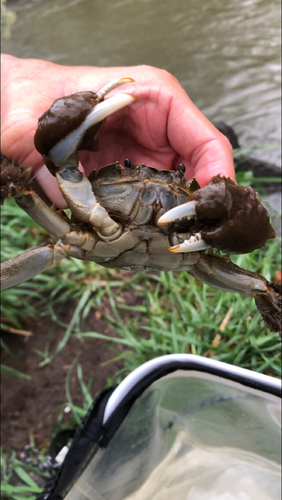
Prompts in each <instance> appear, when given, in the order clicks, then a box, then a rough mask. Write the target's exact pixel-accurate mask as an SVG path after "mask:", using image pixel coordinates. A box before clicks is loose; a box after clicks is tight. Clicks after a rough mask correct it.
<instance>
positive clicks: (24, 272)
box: [1, 242, 67, 290]
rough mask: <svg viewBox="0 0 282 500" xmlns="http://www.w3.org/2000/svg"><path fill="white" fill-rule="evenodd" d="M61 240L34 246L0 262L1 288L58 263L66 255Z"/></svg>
mask: <svg viewBox="0 0 282 500" xmlns="http://www.w3.org/2000/svg"><path fill="white" fill-rule="evenodd" d="M66 247H67V246H66V245H63V244H62V243H61V242H58V243H55V244H54V245H52V244H50V245H47V246H44V247H35V248H32V249H31V250H27V251H26V252H23V253H21V254H20V255H17V256H16V257H14V258H13V259H9V260H7V261H6V262H3V264H1V290H6V289H7V288H10V287H12V286H15V285H18V284H19V283H22V282H23V281H27V280H29V279H31V278H33V277H34V276H36V275H37V274H39V273H42V272H43V271H46V269H49V268H50V267H52V266H54V265H56V264H58V262H60V261H61V260H62V259H63V258H64V257H66V255H67V251H66Z"/></svg>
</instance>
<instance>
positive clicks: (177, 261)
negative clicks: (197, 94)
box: [1, 78, 281, 333]
mask: <svg viewBox="0 0 282 500" xmlns="http://www.w3.org/2000/svg"><path fill="white" fill-rule="evenodd" d="M131 81H133V80H132V79H130V78H121V79H117V80H114V81H112V82H110V83H109V84H107V85H105V86H104V87H103V88H102V89H100V90H99V91H98V92H97V93H94V92H90V91H89V92H78V93H76V94H73V95H70V96H66V97H62V98H60V99H57V100H56V101H55V102H54V104H53V105H52V106H51V108H50V109H49V110H48V111H46V112H45V113H44V114H43V115H42V117H41V118H40V119H39V123H38V128H37V130H36V133H35V139H34V142H35V147H36V148H37V150H38V151H39V152H40V153H41V154H42V157H43V160H44V163H45V164H46V166H47V167H48V168H49V170H50V172H51V173H52V174H53V175H54V176H55V177H56V179H57V181H58V184H59V187H60V190H61V192H62V194H63V197H64V199H65V200H66V203H67V205H68V207H69V209H70V210H71V214H72V215H71V218H68V217H67V215H66V214H65V213H64V212H62V210H57V209H56V208H55V207H54V206H52V204H51V202H50V201H49V200H48V199H47V198H46V196H45V195H44V194H43V195H42V192H41V190H40V188H39V187H38V186H37V185H36V183H35V181H34V179H33V177H32V173H31V170H26V169H23V168H21V167H20V166H16V165H14V163H13V162H12V161H11V160H9V159H7V158H5V157H3V158H2V160H3V161H2V174H1V175H2V191H1V193H2V198H9V197H14V198H15V199H16V202H17V203H18V205H19V206H20V207H21V208H22V209H23V210H25V211H26V212H27V213H28V214H29V215H30V216H31V217H32V218H33V219H34V220H35V221H36V222H37V223H38V224H39V225H41V226H42V227H43V228H44V229H45V230H46V231H47V232H48V233H49V235H50V236H51V237H52V240H53V243H50V244H48V245H44V246H39V247H35V248H33V249H30V250H27V251H26V252H24V253H22V254H20V255H18V256H16V257H15V258H13V259H10V260H8V261H6V262H4V263H3V264H2V266H1V289H2V290H4V289H6V288H9V287H12V286H15V285H17V284H19V283H21V282H23V281H26V280H28V279H30V278H32V277H33V276H35V275H36V274H38V273H41V272H43V271H45V270H46V269H48V268H50V267H51V266H54V265H55V264H56V263H58V262H59V261H61V260H62V259H63V258H64V257H67V256H72V257H76V258H78V259H83V260H91V261H95V262H97V263H98V264H100V265H102V266H105V267H110V268H122V269H128V270H139V269H155V270H173V271H178V270H182V271H187V272H188V273H189V274H191V275H192V276H194V277H195V278H197V279H200V280H202V281H203V282H205V283H208V284H209V285H212V286H214V287H216V288H219V289H221V290H223V291H229V292H235V293H239V294H242V295H245V296H247V297H254V299H255V301H256V304H257V307H258V309H259V311H260V313H261V315H262V317H263V319H264V320H265V322H266V323H267V325H268V327H269V328H270V330H271V331H275V332H276V331H277V332H280V333H281V323H280V319H281V292H280V287H279V285H278V284H277V283H274V282H272V283H269V282H268V281H267V280H266V279H265V278H264V277H263V276H261V275H259V274H255V273H252V272H249V271H247V270H244V269H241V268H240V267H238V266H236V265H235V264H234V263H232V262H231V260H230V258H229V254H233V253H247V252H251V251H253V250H254V249H256V248H259V247H262V246H263V245H264V244H265V242H266V241H267V240H268V239H271V238H274V237H275V232H274V230H273V228H272V226H271V224H270V221H269V215H268V212H267V210H266V209H265V208H264V207H263V205H262V204H261V203H260V202H259V200H258V199H257V197H256V193H255V191H254V190H253V189H252V188H251V187H243V186H239V185H237V184H236V183H234V182H233V181H232V180H231V179H229V178H224V177H221V176H216V177H213V178H212V179H211V181H210V182H209V183H208V184H207V185H206V186H205V187H202V188H201V187H200V186H199V184H198V183H197V181H196V180H195V179H190V180H187V179H185V166H184V165H183V164H180V165H179V166H178V167H177V169H176V170H175V171H169V170H157V169H156V168H153V167H150V166H146V165H143V164H141V165H135V164H133V162H132V161H130V160H129V159H126V160H125V161H124V165H121V164H120V163H119V162H114V163H112V164H110V165H106V166H104V167H102V168H101V169H99V171H96V170H93V172H92V173H91V174H90V176H89V177H88V178H87V177H86V175H85V174H84V173H82V172H81V171H80V170H79V169H78V151H81V150H88V151H94V150H97V149H98V147H99V142H98V141H99V132H100V129H101V125H102V123H103V121H104V120H105V118H106V117H107V116H108V115H110V114H112V113H113V112H116V111H118V110H119V109H121V108H122V107H124V106H128V105H130V104H131V103H132V102H133V101H134V97H133V96H131V95H130V94H118V95H114V96H113V97H110V98H108V99H106V100H104V97H105V96H106V94H108V93H109V92H110V91H111V90H112V89H114V88H115V87H117V86H119V85H122V84H124V83H128V82H131ZM220 251H222V252H224V253H225V255H221V254H220Z"/></svg>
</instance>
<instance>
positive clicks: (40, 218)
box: [15, 191, 96, 250]
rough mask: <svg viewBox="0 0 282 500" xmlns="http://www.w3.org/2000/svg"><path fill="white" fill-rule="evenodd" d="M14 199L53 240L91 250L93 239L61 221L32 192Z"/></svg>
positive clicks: (84, 232) (88, 234) (86, 233)
mask: <svg viewBox="0 0 282 500" xmlns="http://www.w3.org/2000/svg"><path fill="white" fill-rule="evenodd" d="M15 199H16V202H17V203H18V205H19V206H20V207H21V208H22V209H23V210H24V211H25V212H27V213H28V215H29V216H30V217H31V218H32V219H33V220H35V222H37V224H39V225H40V226H41V227H43V228H44V229H45V230H46V231H47V232H48V233H49V234H50V235H51V236H52V237H54V238H55V239H61V240H63V241H64V242H65V243H68V244H70V245H76V246H78V247H80V248H81V249H83V250H92V248H93V245H94V243H95V241H96V239H95V237H94V236H93V235H91V234H90V233H88V232H86V231H83V230H81V229H79V228H78V227H73V226H72V225H71V224H70V223H69V222H67V221H65V220H63V219H62V218H61V217H60V216H59V215H58V214H57V213H56V212H54V211H53V210H52V209H51V208H50V207H48V206H47V205H46V204H45V203H44V202H43V201H42V200H41V198H39V196H37V194H36V193H35V192H34V191H26V192H25V193H24V194H22V195H20V196H16V198H15Z"/></svg>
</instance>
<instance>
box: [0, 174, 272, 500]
mask: <svg viewBox="0 0 282 500" xmlns="http://www.w3.org/2000/svg"><path fill="white" fill-rule="evenodd" d="M244 174H245V173H244ZM242 181H243V182H244V181H245V183H249V182H248V177H246V175H245V177H242ZM240 182H241V180H240ZM1 234H2V259H3V260H5V259H7V258H10V257H13V256H14V255H16V254H18V253H20V252H22V251H24V250H25V249H27V248H30V247H31V246H35V245H37V244H39V243H41V242H42V241H47V240H46V234H45V232H44V231H43V230H42V229H40V228H38V226H37V224H36V223H35V222H33V221H32V220H31V219H30V218H29V217H28V216H27V215H26V214H25V213H24V212H23V211H22V210H20V209H19V208H18V206H17V205H16V204H15V203H14V201H12V200H8V201H7V202H5V204H4V206H3V208H2V226H1ZM232 260H233V261H234V262H235V263H237V264H238V265H240V266H241V267H243V268H245V269H248V270H250V271H254V272H258V273H261V274H263V275H264V276H265V277H266V278H267V279H268V280H270V279H273V278H274V277H275V274H276V272H277V271H278V270H281V258H280V240H279V239H276V240H272V241H269V242H268V243H267V244H266V248H265V249H261V250H257V251H255V252H253V253H252V254H248V255H241V256H237V257H234V258H232ZM47 297H48V299H47ZM128 297H130V299H128ZM68 302H70V303H71V304H75V307H74V310H73V315H72V318H71V321H70V322H69V324H64V323H63V322H62V321H61V320H60V319H59V317H58V314H57V311H58V309H59V308H60V307H61V306H62V304H65V303H68ZM105 304H106V307H105ZM93 308H95V309H96V310H98V311H100V313H101V314H102V315H103V317H104V318H105V319H106V320H107V322H108V323H109V325H110V326H111V328H112V329H113V330H114V331H115V332H116V337H114V338H113V337H111V336H107V335H102V334H100V333H99V332H95V331H86V328H85V326H84V325H85V323H86V320H87V316H88V314H89V313H91V311H92V310H93ZM105 311H106V312H105ZM38 315H39V316H41V317H45V316H47V315H50V316H51V317H52V319H53V321H54V322H55V323H57V324H59V325H60V326H63V327H64V329H65V333H64V335H63V337H62V339H61V340H60V341H59V342H58V344H57V346H56V348H55V349H54V350H53V351H51V350H50V345H49V342H48V339H47V341H46V346H45V348H44V351H43V352H37V354H38V363H39V364H40V366H44V365H45V364H47V363H51V362H52V360H53V359H54V358H55V357H56V356H58V355H59V354H60V352H61V351H62V350H63V349H64V347H65V345H66V344H67V342H68V340H69V338H70V337H71V336H75V337H77V338H79V339H83V338H85V337H88V338H89V337H90V338H93V345H94V344H95V340H96V339H97V338H100V339H101V338H102V339H104V340H105V342H107V343H110V344H111V346H112V348H113V360H115V359H117V358H122V359H123V361H124V368H123V370H121V371H120V372H119V373H117V374H116V380H118V381H119V380H121V379H122V378H124V376H125V375H126V374H128V373H129V372H130V371H132V370H134V369H135V368H136V367H137V366H139V365H140V364H142V363H144V362H145V361H147V360H149V359H152V358H154V357H156V356H161V355H163V354H169V353H176V352H178V353H187V352H188V353H192V354H199V355H202V356H211V357H213V358H215V359H218V360H221V361H225V362H227V363H230V364H234V365H237V366H241V367H245V368H248V369H251V370H255V371H258V372H264V373H267V374H269V375H272V376H276V377H279V376H280V373H281V356H280V348H281V343H280V339H279V336H278V335H277V334H272V333H270V332H269V331H268V330H267V328H266V326H265V325H264V324H263V322H262V320H261V317H260V315H259V313H258V312H257V310H256V306H255V303H254V300H253V299H249V298H246V297H242V296H240V295H237V294H231V293H224V292H221V291H219V290H216V289H214V288H212V287H209V286H207V285H204V284H202V283H200V282H198V281H196V280H194V279H193V278H192V277H191V276H189V275H188V273H186V272H179V273H172V272H167V273H166V272H160V273H158V272H148V271H144V272H139V273H136V274H133V273H127V272H125V271H117V270H109V269H106V268H103V267H101V266H98V265H97V264H95V263H91V262H82V261H79V260H75V259H72V258H70V259H66V260H64V261H62V262H61V263H60V264H59V265H58V266H56V267H55V268H54V269H51V270H49V271H48V272H46V273H43V274H41V275H39V276H37V277H35V278H34V279H33V280H31V281H29V282H27V283H24V284H21V285H19V286H17V287H15V288H13V289H11V290H6V291H4V292H2V313H1V316H2V328H3V329H4V330H6V331H12V330H11V329H15V330H17V329H18V330H21V329H22V328H24V325H25V322H26V320H27V319H29V321H32V320H36V318H38ZM222 325H224V326H222ZM118 344H122V345H123V350H122V352H120V349H116V350H115V347H116V346H117V345H118ZM1 346H2V361H4V364H3V368H2V370H3V371H4V373H6V374H10V375H12V376H23V377H24V376H26V374H24V373H20V372H17V371H16V370H14V371H13V370H11V369H9V366H6V365H5V358H6V356H7V355H8V354H11V353H9V349H8V347H7V345H6V344H5V343H4V342H3V341H2V344H1ZM12 354H13V353H12ZM75 364H76V360H73V363H72V366H71V368H70V370H69V372H68V375H67V379H66V405H68V406H69V407H70V408H71V410H72V415H73V423H74V425H76V424H77V422H80V421H81V418H82V417H83V415H84V414H85V411H86V409H87V407H88V406H89V404H90V401H91V396H90V386H89V385H88V386H86V385H85V384H84V382H83V373H82V367H81V366H79V365H78V366H77V376H78V378H79V381H80V385H81V390H82V393H83V395H84V405H83V407H82V408H80V407H76V406H75V405H74V404H73V402H72V399H71V393H70V390H69V384H68V382H69V379H70V376H71V373H72V370H73V369H74V366H75ZM101 389H102V387H101ZM62 411H63V410H62ZM60 421H62V412H61V413H59V417H58V424H57V427H58V428H59V427H60ZM33 473H34V471H32V468H31V466H28V465H25V464H22V463H21V462H20V461H19V460H18V459H17V458H16V456H15V453H14V452H12V453H11V452H4V453H3V455H2V459H1V475H2V485H3V486H2V497H1V498H5V499H12V498H13V499H15V500H19V499H26V498H29V499H30V500H31V499H34V496H35V495H36V492H37V491H38V488H39V487H38V485H37V484H36V482H35V480H34V478H33V476H32V474H33ZM3 487H4V488H3Z"/></svg>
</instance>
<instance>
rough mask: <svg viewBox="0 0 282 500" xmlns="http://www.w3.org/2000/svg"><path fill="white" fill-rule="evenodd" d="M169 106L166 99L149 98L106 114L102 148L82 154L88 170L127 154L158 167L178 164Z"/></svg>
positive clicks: (128, 156)
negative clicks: (170, 134)
mask: <svg viewBox="0 0 282 500" xmlns="http://www.w3.org/2000/svg"><path fill="white" fill-rule="evenodd" d="M167 108H168V106H167V105H166V103H165V102H163V104H162V105H159V103H151V102H149V101H148V100H147V101H146V102H142V103H138V102H137V103H134V104H132V105H130V106H129V107H128V108H126V109H124V110H122V111H119V112H118V113H116V114H115V115H113V116H111V117H109V118H107V120H106V122H105V124H104V127H103V129H102V131H101V134H100V150H99V151H98V152H96V153H91V154H89V153H82V154H80V157H81V162H82V164H83V166H84V168H85V170H86V173H87V174H89V173H90V172H91V171H92V170H93V168H99V167H101V166H102V165H105V164H108V163H112V162H113V161H120V162H121V163H122V162H123V161H124V159H125V158H130V159H131V160H132V161H133V162H134V163H136V164H138V163H145V164H147V165H149V166H154V167H157V168H165V169H172V168H173V167H175V166H176V165H177V163H179V162H180V161H182V158H181V157H180V155H179V154H178V153H177V152H176V151H175V150H174V149H173V147H172V146H171V144H170V141H169V138H168V136H167V117H168V111H169V110H168V109H167ZM186 163H187V162H186Z"/></svg>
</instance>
